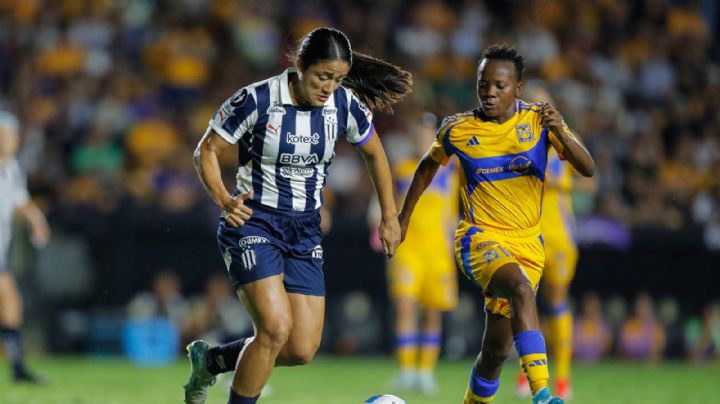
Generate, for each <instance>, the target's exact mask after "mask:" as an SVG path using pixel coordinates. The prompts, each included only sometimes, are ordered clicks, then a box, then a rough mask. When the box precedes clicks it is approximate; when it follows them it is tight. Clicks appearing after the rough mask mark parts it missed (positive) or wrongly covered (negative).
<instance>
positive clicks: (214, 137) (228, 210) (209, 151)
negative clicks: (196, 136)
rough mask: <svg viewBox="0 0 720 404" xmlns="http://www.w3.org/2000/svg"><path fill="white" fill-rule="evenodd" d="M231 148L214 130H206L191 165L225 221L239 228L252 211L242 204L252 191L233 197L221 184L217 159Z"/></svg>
mask: <svg viewBox="0 0 720 404" xmlns="http://www.w3.org/2000/svg"><path fill="white" fill-rule="evenodd" d="M231 147H232V144H231V143H230V142H228V141H227V140H225V139H223V138H222V137H221V136H220V135H218V134H217V133H216V132H215V130H214V129H208V131H207V132H205V135H204V136H203V137H202V139H200V143H198V145H197V148H196V149H195V153H193V164H194V165H195V170H196V171H197V174H198V177H200V182H201V183H202V185H203V187H204V188H205V191H206V192H207V193H208V195H210V198H212V200H213V202H215V205H217V206H218V207H219V208H220V209H222V210H223V211H224V212H225V220H226V221H227V222H228V223H229V224H230V225H231V226H233V227H240V226H242V225H244V224H245V221H246V220H248V219H250V216H251V215H252V209H250V208H249V207H247V206H245V204H244V203H243V202H244V201H245V200H246V199H250V198H252V191H251V192H249V193H247V194H244V195H238V196H237V197H233V196H232V195H230V193H229V192H228V190H227V188H225V184H223V182H222V175H221V172H220V162H219V157H220V155H221V154H222V153H223V152H224V151H225V150H227V149H229V148H231Z"/></svg>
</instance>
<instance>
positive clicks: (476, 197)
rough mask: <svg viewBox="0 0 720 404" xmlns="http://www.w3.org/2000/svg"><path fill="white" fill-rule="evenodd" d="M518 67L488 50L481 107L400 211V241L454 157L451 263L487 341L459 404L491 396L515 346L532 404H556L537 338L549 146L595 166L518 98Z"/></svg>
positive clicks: (561, 128)
mask: <svg viewBox="0 0 720 404" xmlns="http://www.w3.org/2000/svg"><path fill="white" fill-rule="evenodd" d="M523 70H524V61H523V58H522V56H520V55H519V54H518V53H517V51H516V50H515V49H514V48H511V47H509V46H507V45H503V46H498V45H493V46H490V47H489V48H487V49H486V50H485V51H484V52H483V55H482V58H481V60H480V65H479V67H478V81H477V93H478V98H479V100H480V107H479V108H477V109H475V110H472V111H469V112H465V113H460V114H456V115H452V116H450V117H448V118H446V119H445V120H444V122H443V124H442V125H441V127H440V130H439V131H438V136H437V139H436V140H435V142H434V143H433V145H432V146H431V147H430V150H429V151H428V153H427V154H426V155H425V157H423V159H422V160H421V162H420V165H419V166H418V168H417V170H416V171H415V175H414V176H413V180H412V184H411V185H410V189H409V190H408V193H407V196H406V198H405V202H404V204H403V207H402V209H401V211H400V216H399V218H400V226H401V229H402V234H403V235H405V234H406V232H407V228H408V224H409V223H410V216H411V215H412V211H413V209H414V207H415V204H416V203H417V201H418V199H419V198H420V195H421V194H422V193H423V191H424V190H425V188H426V187H427V186H428V184H430V182H431V181H432V179H433V177H434V176H435V173H436V172H437V170H438V168H439V166H440V164H443V165H445V164H447V162H448V160H449V159H450V156H452V155H453V154H455V155H457V157H458V159H459V160H460V166H461V167H462V170H461V175H460V187H461V189H462V192H461V198H462V202H463V209H464V216H465V217H464V220H461V221H460V223H459V225H458V229H457V231H456V237H455V259H456V261H457V263H458V266H459V267H460V269H461V270H462V271H463V272H464V274H465V275H466V276H467V277H468V278H469V279H470V280H471V281H472V282H473V283H475V284H476V285H477V286H479V287H481V288H482V290H483V293H484V295H485V311H486V313H487V315H486V317H485V321H486V325H485V335H484V337H483V343H482V349H481V352H480V355H479V356H478V359H477V361H476V362H475V366H474V367H473V369H472V372H471V375H470V382H469V386H468V389H467V392H466V394H465V403H466V404H475V403H488V402H490V401H492V400H493V398H494V397H495V393H496V392H497V389H498V387H499V377H500V370H501V368H502V364H503V362H504V361H505V359H506V358H507V356H508V353H509V350H510V347H511V346H512V344H513V342H514V343H515V349H516V350H517V352H518V356H519V357H520V360H521V361H522V368H523V370H524V372H525V374H526V375H527V378H528V380H529V382H530V388H531V391H532V393H533V403H543V404H545V403H562V402H563V401H562V399H560V398H557V397H552V396H551V395H550V392H549V390H548V387H547V384H548V378H549V374H548V368H547V355H546V351H545V341H544V339H543V336H542V334H541V333H540V331H539V326H538V318H537V310H536V307H535V288H536V286H537V283H538V281H539V280H540V277H541V275H542V269H543V265H544V261H545V255H544V251H543V246H542V242H543V241H542V235H541V234H540V207H541V197H542V188H543V181H544V175H545V166H546V164H547V153H548V149H549V147H550V146H551V145H552V147H554V148H555V150H557V152H558V154H559V155H560V156H561V158H564V159H566V160H568V161H569V162H570V164H572V166H573V167H574V168H575V169H576V170H577V171H578V172H579V173H580V174H582V175H585V176H592V174H593V172H594V170H595V163H594V162H593V160H592V157H591V156H590V154H589V153H588V151H587V149H585V147H584V146H583V145H582V144H581V143H580V142H579V141H578V140H577V139H576V138H575V136H574V135H573V134H572V132H570V130H569V129H568V127H567V125H565V122H564V121H563V119H562V117H561V116H560V114H559V113H558V112H557V110H556V109H555V108H554V107H553V106H552V105H551V104H548V103H545V104H528V103H526V102H524V101H522V100H520V99H518V97H520V94H521V92H522V74H523Z"/></svg>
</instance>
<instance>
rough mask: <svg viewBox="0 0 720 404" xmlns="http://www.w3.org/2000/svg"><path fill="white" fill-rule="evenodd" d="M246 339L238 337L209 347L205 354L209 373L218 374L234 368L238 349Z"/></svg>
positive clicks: (240, 348)
mask: <svg viewBox="0 0 720 404" xmlns="http://www.w3.org/2000/svg"><path fill="white" fill-rule="evenodd" d="M247 340H248V338H240V339H239V340H237V341H233V342H229V343H227V344H225V345H220V346H216V347H214V348H210V349H209V350H208V356H207V361H208V363H207V369H208V371H209V372H210V374H212V375H218V374H220V373H225V372H231V371H233V370H235V365H236V364H237V360H238V357H239V356H240V351H242V349H243V347H244V346H245V342H246V341H247Z"/></svg>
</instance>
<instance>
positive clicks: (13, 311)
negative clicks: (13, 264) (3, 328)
mask: <svg viewBox="0 0 720 404" xmlns="http://www.w3.org/2000/svg"><path fill="white" fill-rule="evenodd" d="M20 313H22V300H21V298H20V292H19V291H18V287H17V283H16V282H15V276H14V275H13V274H12V273H10V271H0V320H2V321H3V323H4V324H6V325H7V323H8V322H11V323H16V322H18V321H19V317H20Z"/></svg>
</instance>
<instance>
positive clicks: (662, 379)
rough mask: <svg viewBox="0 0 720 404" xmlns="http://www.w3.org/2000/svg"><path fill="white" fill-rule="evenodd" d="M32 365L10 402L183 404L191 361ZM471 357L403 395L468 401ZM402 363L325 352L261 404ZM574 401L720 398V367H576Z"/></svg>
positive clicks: (3, 388) (332, 393) (436, 403)
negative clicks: (35, 380)
mask: <svg viewBox="0 0 720 404" xmlns="http://www.w3.org/2000/svg"><path fill="white" fill-rule="evenodd" d="M30 362H31V364H32V365H33V368H34V369H36V370H38V371H39V372H40V373H42V374H44V375H46V376H47V377H48V378H50V379H52V384H50V385H49V386H43V387H34V386H26V385H14V384H10V383H9V373H8V369H7V364H6V363H5V362H0V403H3V404H35V403H37V404H86V403H87V404H90V403H92V404H96V403H97V404H145V403H148V404H150V403H181V402H182V387H181V386H182V384H183V383H184V382H185V379H186V377H187V367H188V365H187V363H186V362H185V361H182V360H181V361H178V362H177V363H175V364H173V365H171V366H168V367H159V368H139V367H135V366H133V365H131V364H130V363H128V362H126V361H124V360H120V359H98V358H82V357H59V358H58V357H47V358H35V359H32V360H31V361H30ZM470 365H471V362H470V361H458V362H451V361H442V362H441V363H440V365H439V367H438V370H437V373H436V375H437V378H438V382H439V383H440V385H441V389H442V390H441V393H440V395H439V396H437V397H432V398H427V397H423V396H422V395H419V394H416V393H396V394H397V395H399V396H400V397H402V398H404V399H405V400H406V401H407V402H408V404H431V403H432V404H444V403H449V404H457V403H461V400H462V396H463V393H464V391H465V384H466V381H467V375H468V371H469V369H470ZM513 365H514V363H511V362H508V363H507V364H506V368H505V371H504V372H503V375H502V382H501V387H500V391H499V392H498V396H497V399H496V401H495V402H497V403H510V404H514V403H518V404H519V403H529V402H530V400H519V399H516V398H514V396H513V382H514V372H515V366H513ZM394 371H395V365H394V362H393V361H392V359H390V358H370V359H368V358H360V359H347V358H337V357H320V358H317V359H316V360H315V361H314V362H313V363H311V364H310V365H308V366H304V367H297V368H279V369H276V370H275V372H274V374H273V377H272V379H271V381H270V385H271V387H272V388H273V390H274V391H273V393H272V394H271V395H270V396H269V397H267V398H263V399H261V400H260V401H259V402H260V403H267V404H271V403H278V404H279V403H283V404H288V403H291V404H303V403H304V404H344V403H348V404H352V403H355V404H359V403H362V401H363V400H364V399H366V398H368V397H370V396H372V395H374V394H379V393H392V391H391V390H390V389H389V388H388V384H389V380H390V379H391V377H392V375H393V372H394ZM573 371H574V381H575V384H574V389H575V399H574V400H573V401H572V402H574V403H580V404H595V403H597V404H600V403H603V404H606V403H618V404H620V403H628V404H630V403H633V404H637V403H644V404H663V403H693V404H699V403H720V365H718V364H715V365H706V366H691V365H686V364H681V363H661V364H655V365H644V364H634V363H632V364H631V363H623V362H606V363H602V364H599V365H596V366H583V365H577V366H575V367H574V370H573ZM228 382H229V379H224V380H223V379H220V380H219V381H218V383H217V384H216V385H215V386H214V387H212V388H211V391H210V394H209V397H208V400H207V403H208V404H225V403H226V402H227V393H226V390H225V389H226V386H227V383H228Z"/></svg>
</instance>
